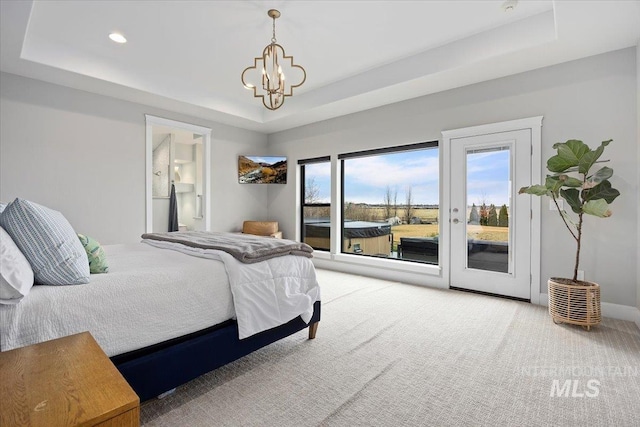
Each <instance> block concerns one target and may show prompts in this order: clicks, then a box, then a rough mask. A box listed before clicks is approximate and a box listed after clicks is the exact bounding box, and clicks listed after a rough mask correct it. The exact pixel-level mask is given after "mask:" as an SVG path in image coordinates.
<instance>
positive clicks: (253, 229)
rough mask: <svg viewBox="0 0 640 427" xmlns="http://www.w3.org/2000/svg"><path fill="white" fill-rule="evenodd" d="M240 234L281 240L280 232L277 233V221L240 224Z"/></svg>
mask: <svg viewBox="0 0 640 427" xmlns="http://www.w3.org/2000/svg"><path fill="white" fill-rule="evenodd" d="M242 232H243V233H245V234H255V235H256V236H266V237H274V238H276V239H282V231H278V221H245V222H244V223H243V224H242Z"/></svg>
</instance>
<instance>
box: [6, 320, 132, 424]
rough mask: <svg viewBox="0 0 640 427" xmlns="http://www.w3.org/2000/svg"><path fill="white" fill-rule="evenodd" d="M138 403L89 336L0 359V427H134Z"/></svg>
mask: <svg viewBox="0 0 640 427" xmlns="http://www.w3.org/2000/svg"><path fill="white" fill-rule="evenodd" d="M139 425H140V399H138V396H137V395H136V394H135V392H134V391H133V390H132V389H131V387H130V386H129V384H127V382H126V381H125V380H124V378H123V377H122V375H120V372H118V370H117V369H116V367H115V366H113V364H112V363H111V361H110V360H109V358H108V357H107V355H106V354H105V353H104V352H103V351H102V349H101V348H100V346H99V345H98V343H96V341H95V340H94V339H93V337H92V336H91V334H90V333H89V332H83V333H81V334H77V335H71V336H68V337H64V338H59V339H56V340H52V341H47V342H43V343H40V344H35V345H30V346H28V347H22V348H18V349H15V350H9V351H5V352H1V353H0V426H7V427H8V426H47V427H54V426H101V427H107V426H108V427H120V426H139Z"/></svg>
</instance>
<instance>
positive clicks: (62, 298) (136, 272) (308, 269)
mask: <svg viewBox="0 0 640 427" xmlns="http://www.w3.org/2000/svg"><path fill="white" fill-rule="evenodd" d="M104 249H105V252H106V254H107V260H108V262H109V273H107V274H95V275H93V274H92V275H91V282H90V283H88V284H85V285H74V286H34V287H33V288H32V290H31V293H30V294H29V295H28V297H26V298H24V299H23V300H22V301H21V302H20V303H19V304H16V305H0V349H1V350H2V351H5V350H10V349H13V348H17V347H22V346H26V345H30V344H35V343H38V342H42V341H46V340H50V339H54V338H59V337H63V336H66V335H71V334H74V333H79V332H83V331H90V332H91V334H92V335H93V336H94V337H95V339H96V341H97V342H98V343H99V344H100V346H101V347H102V349H103V350H104V351H105V353H107V355H109V356H114V355H117V354H122V353H126V352H129V351H132V350H137V349H139V348H143V347H147V346H149V345H152V344H155V343H159V342H162V341H166V340H168V339H171V338H176V337H179V336H182V335H186V334H189V333H192V332H196V331H199V330H202V329H205V328H207V327H210V326H213V325H216V324H219V323H222V322H224V321H226V320H229V319H232V318H234V317H236V308H235V307H234V301H235V300H236V298H235V291H234V294H233V295H232V291H231V287H230V283H229V280H230V277H232V280H233V281H236V282H238V283H240V286H239V287H240V288H242V289H241V290H240V291H239V294H245V293H247V291H246V289H247V288H248V287H249V286H248V282H250V281H251V280H248V281H247V280H245V279H244V278H247V277H249V276H253V275H255V274H257V275H262V274H268V275H269V276H270V277H271V278H270V279H267V278H266V277H263V278H262V279H261V280H262V282H264V283H265V284H266V285H268V286H270V287H271V289H272V291H269V292H267V291H264V292H257V293H256V295H254V297H253V299H251V298H250V299H249V301H247V302H244V303H243V302H241V303H240V305H239V306H238V304H237V302H236V305H237V306H238V311H239V312H241V313H243V314H242V315H241V316H242V317H243V318H245V317H246V318H247V319H248V323H247V324H246V325H244V324H243V325H242V326H240V324H241V323H244V322H241V321H240V319H239V328H240V330H241V332H240V335H241V337H244V336H249V335H251V334H252V331H256V332H259V330H261V329H262V328H263V327H264V328H265V329H269V328H271V327H274V326H277V325H278V324H279V323H278V322H279V321H280V319H284V318H286V317H288V316H289V315H292V317H291V318H289V319H286V320H284V321H283V322H282V323H285V322H287V321H289V320H291V319H293V318H295V317H296V316H298V315H300V314H302V315H303V316H304V317H307V314H308V313H309V309H308V308H307V303H308V302H311V305H313V302H314V301H315V300H316V299H318V298H319V291H318V285H317V281H316V279H315V270H313V266H312V265H311V262H310V260H309V259H307V258H302V257H293V256H287V257H282V259H280V261H279V262H275V263H271V264H268V265H262V264H264V263H258V264H254V265H252V266H250V267H251V268H250V269H249V270H250V271H247V272H246V273H243V272H242V268H240V267H238V268H237V269H236V268H234V267H233V266H231V267H229V266H228V265H226V264H225V263H224V262H222V261H221V258H220V257H219V258H218V260H216V259H204V258H202V257H195V256H188V255H185V254H183V253H180V252H177V251H175V250H166V249H158V248H155V247H152V246H150V245H145V244H128V245H106V246H105V247H104ZM285 258H286V259H289V261H291V260H290V259H291V258H295V259H296V260H297V259H298V258H300V259H304V260H305V261H307V263H304V262H300V263H299V262H296V260H294V262H285ZM234 261H235V260H234ZM242 266H244V265H242ZM295 277H300V283H301V285H300V287H298V290H299V291H302V290H304V292H303V293H304V294H305V295H306V297H305V298H302V297H297V296H294V297H293V299H292V303H282V304H280V303H276V305H275V307H277V308H275V309H267V312H266V314H262V315H261V314H256V315H251V314H250V315H248V316H245V312H246V311H247V310H251V308H252V307H253V308H259V309H260V310H259V311H261V309H262V308H263V307H264V306H263V305H262V303H261V301H264V302H266V301H269V302H274V300H273V299H272V298H273V297H274V295H281V294H289V293H290V292H292V291H293V292H296V285H295V284H294V282H295V281H296V280H297V279H295ZM245 285H246V286H245ZM280 285H283V290H282V291H280V290H276V287H279V286H280ZM249 293H250V292H249ZM240 299H241V298H240ZM311 300H312V301H311ZM312 310H313V308H311V311H312ZM298 311H299V313H298V314H295V315H293V313H295V312H298ZM238 317H240V316H238ZM268 325H271V326H268ZM253 333H255V332H253ZM247 334H248V335H247Z"/></svg>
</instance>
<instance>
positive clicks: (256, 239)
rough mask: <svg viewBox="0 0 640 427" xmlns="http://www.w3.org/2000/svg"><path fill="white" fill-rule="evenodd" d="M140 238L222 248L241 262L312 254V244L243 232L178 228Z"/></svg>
mask: <svg viewBox="0 0 640 427" xmlns="http://www.w3.org/2000/svg"><path fill="white" fill-rule="evenodd" d="M142 238H143V239H149V240H160V241H164V242H172V243H180V244H183V245H185V246H190V247H192V248H200V249H215V250H219V251H223V252H226V253H228V254H229V255H231V256H233V257H234V258H235V259H237V260H238V261H240V262H243V263H245V264H253V263H256V262H260V261H264V260H267V259H271V258H275V257H279V256H284V255H297V256H303V257H307V258H312V257H313V255H312V252H313V248H311V246H309V245H307V244H306V243H299V242H294V241H293V240H286V239H272V238H268V237H262V236H253V235H247V234H237V233H219V232H214V231H180V232H177V233H176V232H174V233H146V234H143V235H142Z"/></svg>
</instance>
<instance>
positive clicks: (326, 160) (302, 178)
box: [298, 156, 333, 253]
mask: <svg viewBox="0 0 640 427" xmlns="http://www.w3.org/2000/svg"><path fill="white" fill-rule="evenodd" d="M315 163H328V164H329V168H331V156H322V157H313V158H310V159H300V160H298V166H299V167H300V241H301V242H304V241H305V228H304V208H307V207H311V208H329V209H330V210H331V202H329V203H307V202H306V197H305V193H306V191H305V190H306V185H307V179H306V172H305V166H306V165H310V164H315ZM329 236H330V237H329V242H331V240H332V238H333V230H332V228H331V227H329ZM313 250H314V251H321V252H325V253H331V243H329V249H323V248H313Z"/></svg>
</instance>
